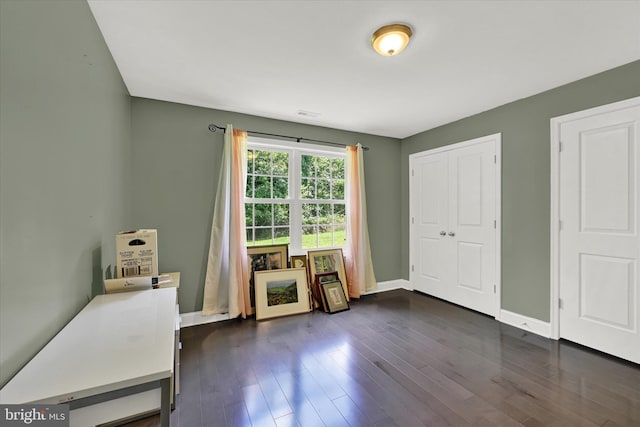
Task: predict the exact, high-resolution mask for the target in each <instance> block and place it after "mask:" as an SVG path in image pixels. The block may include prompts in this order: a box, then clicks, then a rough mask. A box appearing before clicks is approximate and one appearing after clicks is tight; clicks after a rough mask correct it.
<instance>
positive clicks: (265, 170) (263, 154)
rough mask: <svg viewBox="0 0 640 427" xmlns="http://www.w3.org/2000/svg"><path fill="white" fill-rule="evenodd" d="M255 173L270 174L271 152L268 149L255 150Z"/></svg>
mask: <svg viewBox="0 0 640 427" xmlns="http://www.w3.org/2000/svg"><path fill="white" fill-rule="evenodd" d="M255 153H256V157H255V173H257V174H260V175H271V153H270V152H269V151H258V150H256V151H255Z"/></svg>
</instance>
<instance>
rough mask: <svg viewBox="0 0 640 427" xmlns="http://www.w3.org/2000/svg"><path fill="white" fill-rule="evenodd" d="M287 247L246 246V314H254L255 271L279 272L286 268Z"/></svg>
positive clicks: (287, 258)
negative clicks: (247, 276)
mask: <svg viewBox="0 0 640 427" xmlns="http://www.w3.org/2000/svg"><path fill="white" fill-rule="evenodd" d="M288 260H289V245H267V246H248V247H247V265H248V267H249V286H248V289H246V292H245V304H246V305H247V306H248V307H249V309H248V310H247V314H254V313H255V307H256V302H255V301H256V300H255V278H254V273H255V272H256V271H268V270H280V269H283V268H287V262H288Z"/></svg>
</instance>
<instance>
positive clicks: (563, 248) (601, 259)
mask: <svg viewBox="0 0 640 427" xmlns="http://www.w3.org/2000/svg"><path fill="white" fill-rule="evenodd" d="M639 132H640V106H636V107H631V108H626V109H622V110H619V111H614V112H608V113H604V114H599V115H592V116H590V117H585V118H582V119H578V120H573V121H569V122H567V123H563V124H562V125H561V128H560V141H561V144H562V152H561V153H560V175H559V178H560V181H559V192H560V194H559V200H560V202H559V203H560V209H559V212H560V220H561V224H562V227H561V230H560V232H559V295H560V301H561V309H560V312H559V322H560V336H561V337H563V338H567V339H569V340H572V341H575V342H578V343H581V344H584V345H587V346H589V347H593V348H596V349H599V350H602V351H605V352H607V353H610V354H613V355H617V356H620V357H623V358H625V359H628V360H632V361H634V362H636V363H640V320H639V316H638V309H639V308H640V286H639V280H638V260H639V258H640V238H639V237H638V223H639V222H640V215H639V211H638V198H639V197H640V190H639V185H638V164H639V163H640V139H639V138H640V136H639Z"/></svg>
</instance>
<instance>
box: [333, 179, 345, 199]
mask: <svg viewBox="0 0 640 427" xmlns="http://www.w3.org/2000/svg"><path fill="white" fill-rule="evenodd" d="M331 193H332V194H331V196H332V197H331V198H332V199H333V200H344V181H343V180H341V179H340V180H338V181H334V182H333V183H332V184H331Z"/></svg>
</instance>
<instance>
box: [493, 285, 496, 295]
mask: <svg viewBox="0 0 640 427" xmlns="http://www.w3.org/2000/svg"><path fill="white" fill-rule="evenodd" d="M493 293H494V294H495V293H496V285H493Z"/></svg>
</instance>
